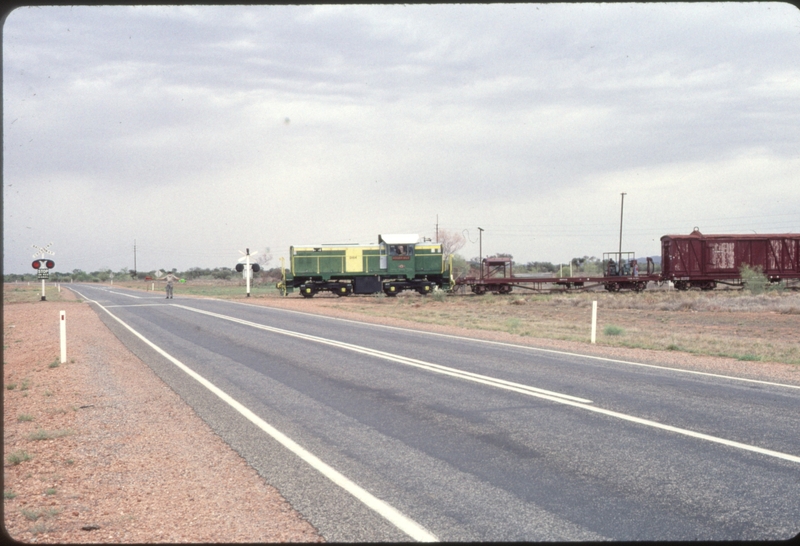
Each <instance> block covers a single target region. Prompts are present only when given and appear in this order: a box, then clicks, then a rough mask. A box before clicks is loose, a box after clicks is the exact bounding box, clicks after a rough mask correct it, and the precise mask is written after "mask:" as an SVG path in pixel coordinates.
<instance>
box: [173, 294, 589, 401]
mask: <svg viewBox="0 0 800 546" xmlns="http://www.w3.org/2000/svg"><path fill="white" fill-rule="evenodd" d="M173 307H180V308H181V309H186V310H187V311H194V312H195V313H200V314H203V315H209V316H211V317H215V318H221V319H224V320H228V321H231V322H236V323H238V324H243V325H245V326H251V327H253V328H258V329H261V330H266V331H268V332H273V333H276V334H282V335H286V336H290V337H296V338H299V339H305V340H308V341H314V342H316V343H322V344H324V345H331V346H333V347H338V348H341V349H347V350H350V351H354V352H357V353H361V354H365V355H369V356H374V357H377V358H382V359H384V360H390V361H392V362H397V363H399V364H406V365H408V366H414V367H416V368H421V369H424V370H428V371H431V372H435V373H440V374H443V375H449V376H452V377H458V378H460V379H466V380H468V381H474V382H476V383H483V384H484V385H491V386H493V387H499V388H501V389H506V390H510V391H514V392H519V393H522V394H527V395H530V396H536V397H538V398H544V399H546V400H552V399H567V400H573V401H575V402H581V403H583V404H591V403H592V401H591V400H586V399H585V398H578V397H577V396H571V395H569V394H563V393H560V392H554V391H549V390H545V389H540V388H537V387H531V386H529V385H523V384H521V383H514V382H513V381H506V380H505V379H498V378H496V377H490V376H488V375H481V374H477V373H473V372H465V371H463V370H458V369H456V368H450V367H448V366H442V365H440V364H433V363H431V362H425V361H424V360H417V359H415V358H409V357H405V356H400V355H396V354H393V353H387V352H384V351H379V350H377V349H370V348H368V347H362V346H360V345H353V344H351V343H345V342H343V341H336V340H333V339H327V338H323V337H317V336H312V335H310V334H302V333H300V332H293V331H291V330H284V329H282V328H275V327H273V326H266V325H264V324H258V323H256V322H250V321H248V320H243V319H238V318H236V317H231V316H228V315H221V314H219V313H213V312H211V311H204V310H202V309H195V308H193V307H187V306H185V305H179V304H173Z"/></svg>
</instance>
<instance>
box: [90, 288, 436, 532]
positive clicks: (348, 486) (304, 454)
mask: <svg viewBox="0 0 800 546" xmlns="http://www.w3.org/2000/svg"><path fill="white" fill-rule="evenodd" d="M82 297H84V298H85V296H82ZM86 299H88V298H86ZM89 301H92V300H89ZM92 303H94V304H95V305H97V306H98V307H100V308H101V309H102V310H103V311H105V312H106V313H108V315H109V316H111V317H112V318H113V319H114V320H116V321H117V322H119V323H120V324H121V325H122V326H124V327H125V328H126V329H127V330H129V331H130V332H131V333H132V334H133V335H135V336H136V337H138V338H139V339H141V340H142V341H143V342H144V343H146V344H147V345H149V346H150V347H151V348H152V349H153V350H155V351H156V352H157V353H159V354H160V355H161V356H163V357H164V358H166V359H167V360H169V361H170V362H172V363H173V364H174V365H175V366H177V367H178V368H180V369H181V370H183V371H184V372H186V374H188V375H189V376H190V377H192V378H193V379H195V380H196V381H197V382H198V383H200V384H201V385H203V386H204V387H205V388H207V389H208V390H209V391H211V392H212V393H214V394H215V395H216V396H218V397H219V398H220V399H221V400H223V401H224V402H225V403H227V404H228V405H230V406H231V407H232V408H234V409H235V410H236V411H238V412H239V413H240V414H242V415H243V416H244V417H245V418H246V419H247V420H249V421H250V422H251V423H253V424H254V425H256V426H257V427H259V428H260V429H261V430H263V431H264V432H266V433H267V434H269V435H270V436H271V437H272V438H274V439H275V440H276V441H278V442H279V443H280V444H281V445H283V446H284V447H285V448H287V449H288V450H289V451H291V452H292V453H294V454H295V455H297V456H298V457H300V458H301V459H302V460H304V461H305V462H306V463H308V464H309V465H311V467H312V468H314V469H315V470H316V471H317V472H319V473H320V474H322V475H324V476H325V477H326V478H328V479H329V480H331V481H332V482H333V483H335V484H336V485H338V486H339V487H341V488H342V489H344V490H345V491H347V492H348V493H350V494H351V495H353V496H354V497H356V498H357V499H358V500H360V501H361V502H362V503H363V504H364V505H366V506H367V507H369V508H370V509H372V510H374V511H375V512H377V513H378V514H380V515H381V516H382V517H383V518H384V519H386V520H387V521H389V522H390V523H391V524H393V525H394V526H395V527H397V528H398V529H400V530H401V531H403V532H404V533H405V534H407V535H408V536H410V537H411V538H413V539H414V540H417V541H419V542H438V540H439V539H438V538H437V537H436V536H435V535H434V534H433V533H431V532H430V531H428V530H427V529H425V528H424V527H423V526H421V525H420V524H418V523H417V522H415V521H414V520H412V519H411V518H409V517H408V516H406V515H405V514H403V513H402V512H400V511H399V510H397V509H396V508H395V507H393V506H391V505H390V504H389V503H387V502H385V501H383V500H381V499H379V498H377V497H376V496H374V495H373V494H372V493H370V492H369V491H367V490H366V489H364V488H363V487H361V486H359V485H358V484H356V483H355V482H353V481H351V480H350V479H348V478H347V477H345V476H344V475H343V474H342V473H340V472H339V471H337V470H335V469H334V468H333V467H331V466H330V465H328V464H327V463H324V462H323V461H322V460H321V459H319V458H318V457H317V456H316V455H314V454H313V453H311V452H310V451H308V450H306V449H305V448H303V447H302V446H300V445H299V444H298V443H297V442H295V441H294V440H292V439H291V438H289V437H288V436H286V435H285V434H284V433H282V432H281V431H279V430H278V429H276V428H275V427H273V426H272V425H270V424H269V423H267V422H266V421H264V420H263V419H261V418H260V417H258V416H257V415H256V414H254V413H253V412H252V411H250V410H249V409H247V408H246V407H245V406H243V405H242V404H241V403H239V402H237V401H236V400H235V399H233V398H232V397H231V396H229V395H228V394H227V393H225V392H224V391H223V390H222V389H220V388H219V387H217V386H216V385H214V384H213V383H211V382H210V381H209V380H207V379H206V378H204V377H203V376H201V375H200V374H198V373H197V372H195V371H194V370H192V369H191V368H189V367H188V366H186V365H185V364H183V363H182V362H180V361H179V360H177V359H176V358H174V357H173V356H171V355H170V354H168V353H167V352H165V351H164V350H163V349H161V348H160V347H158V346H157V345H155V344H154V343H153V342H152V341H150V340H149V339H147V338H146V337H144V336H143V335H142V334H140V333H139V332H137V331H136V330H134V329H133V328H131V327H130V326H128V324H126V323H125V322H123V321H122V320H121V319H120V318H118V317H117V316H116V315H114V314H113V313H111V312H110V311H109V310H108V309H106V308H105V307H104V306H103V305H101V304H100V303H98V302H96V301H92Z"/></svg>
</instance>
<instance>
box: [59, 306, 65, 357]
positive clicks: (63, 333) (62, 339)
mask: <svg viewBox="0 0 800 546" xmlns="http://www.w3.org/2000/svg"><path fill="white" fill-rule="evenodd" d="M58 323H59V325H60V330H61V363H62V364H64V363H65V362H66V361H67V313H66V312H65V311H61V316H60V319H59V321H58Z"/></svg>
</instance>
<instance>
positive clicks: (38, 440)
mask: <svg viewBox="0 0 800 546" xmlns="http://www.w3.org/2000/svg"><path fill="white" fill-rule="evenodd" d="M61 310H65V311H66V317H67V362H66V363H64V364H60V362H59V361H60V349H59V322H58V318H59V312H60V311H61ZM3 335H4V347H5V350H4V365H3V387H4V388H3V410H4V411H3V456H4V458H3V462H4V466H3V477H4V483H3V491H4V500H3V525H4V532H5V533H6V534H7V535H8V536H9V537H10V538H11V539H13V540H16V541H20V542H31V543H32V542H40V543H150V542H170V543H172V542H206V543H219V542H254V543H255V542H322V541H323V539H322V537H321V536H320V535H319V534H318V533H317V531H316V530H315V529H314V528H313V527H312V526H311V525H310V524H309V523H308V522H307V521H305V520H304V519H303V518H302V516H301V515H300V514H299V513H297V512H296V511H295V510H294V509H293V508H292V507H291V506H290V505H289V504H288V503H287V502H286V501H285V500H284V499H283V498H282V497H281V495H280V494H279V493H278V492H277V491H276V490H275V489H274V488H273V487H271V486H270V485H268V484H267V483H265V481H264V480H263V479H262V478H261V477H260V476H259V475H258V474H257V473H256V471H255V470H254V469H253V468H252V467H250V466H249V465H248V464H247V463H246V462H245V460H244V459H242V457H240V456H239V455H238V454H237V453H236V452H234V451H233V450H232V449H231V448H230V447H229V446H228V445H227V444H225V442H223V441H222V439H221V438H219V437H218V436H217V435H216V434H215V433H214V432H213V431H212V430H211V429H210V428H209V427H208V425H206V424H205V423H204V422H203V421H202V420H201V419H200V418H199V417H198V416H197V415H196V414H195V413H194V411H193V410H192V409H191V408H190V407H189V406H188V405H186V404H185V403H184V402H183V401H182V400H181V398H180V397H179V396H178V395H177V394H175V392H173V391H172V390H171V389H169V387H167V386H166V385H165V384H164V383H163V382H162V381H161V379H159V378H158V377H157V376H156V374H155V373H154V372H152V371H151V370H150V368H149V367H148V366H147V365H146V364H144V363H143V362H142V361H141V360H139V359H138V358H137V357H135V356H133V355H132V354H131V353H130V352H129V351H128V350H127V349H126V348H125V347H124V346H123V345H122V343H120V342H119V340H117V338H116V337H115V336H114V335H113V334H112V333H111V332H110V331H109V330H108V329H107V328H106V327H105V326H104V325H103V324H102V323H101V322H100V320H99V318H98V317H97V315H96V314H95V312H94V311H93V310H92V308H91V307H90V306H89V305H88V304H86V303H78V302H77V301H75V302H66V303H65V302H52V303H51V302H49V301H47V302H37V303H20V304H12V305H4V307H3ZM15 463H16V464H15Z"/></svg>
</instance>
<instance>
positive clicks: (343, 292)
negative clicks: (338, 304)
mask: <svg viewBox="0 0 800 546" xmlns="http://www.w3.org/2000/svg"><path fill="white" fill-rule="evenodd" d="M350 293H351V290H350V287H349V286H348V285H346V284H345V285H342V286H338V287H336V290H335V291H334V294H336V295H337V296H339V297H340V298H341V297H342V296H349V295H350Z"/></svg>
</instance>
